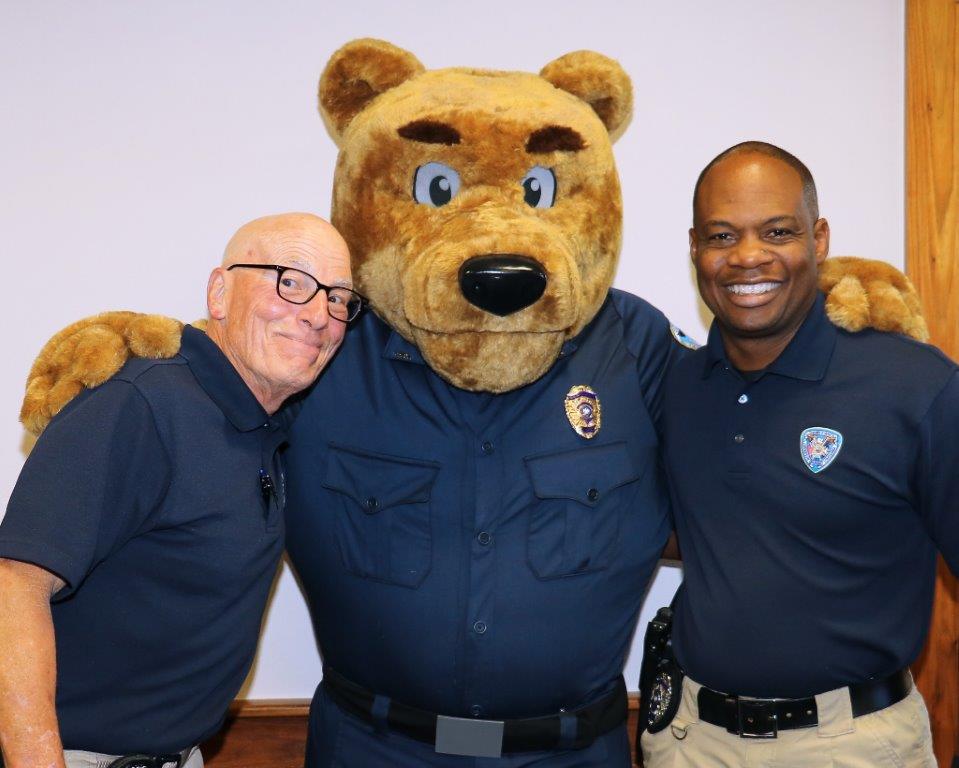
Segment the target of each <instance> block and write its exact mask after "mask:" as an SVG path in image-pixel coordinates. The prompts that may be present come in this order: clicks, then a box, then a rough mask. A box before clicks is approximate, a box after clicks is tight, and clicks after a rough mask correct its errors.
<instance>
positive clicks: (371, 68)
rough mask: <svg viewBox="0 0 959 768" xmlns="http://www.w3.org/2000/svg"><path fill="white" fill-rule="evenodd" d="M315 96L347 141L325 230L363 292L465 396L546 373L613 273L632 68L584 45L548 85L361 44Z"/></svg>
mask: <svg viewBox="0 0 959 768" xmlns="http://www.w3.org/2000/svg"><path fill="white" fill-rule="evenodd" d="M319 95H320V107H321V110H322V112H323V115H324V117H325V119H326V120H327V123H328V125H329V127H330V130H331V133H332V134H333V136H334V138H335V139H336V142H337V144H338V145H339V147H340V156H339V160H338V162H337V166H336V178H335V181H334V190H333V223H334V224H335V226H336V227H337V228H338V229H339V230H340V231H341V232H342V233H343V236H344V237H345V238H346V240H347V242H348V243H349V245H350V249H351V252H352V258H353V270H354V279H355V280H356V284H357V286H358V289H359V291H360V292H361V293H365V294H366V295H367V296H369V297H370V298H371V300H372V303H373V308H374V310H375V311H376V312H377V314H378V315H379V316H380V317H382V318H383V319H384V320H385V321H386V322H387V323H389V325H391V326H392V327H393V328H394V329H396V330H397V331H398V332H399V333H400V334H402V335H403V336H404V337H405V338H406V339H408V340H409V341H411V342H412V343H414V344H415V345H416V346H417V348H418V349H419V350H420V351H421V352H422V354H423V357H424V358H425V360H426V361H427V362H428V363H429V365H430V366H431V367H432V368H433V370H434V371H436V372H437V373H439V374H440V375H441V376H442V377H443V378H445V379H446V380H448V381H449V382H450V383H452V384H454V385H456V386H457V387H460V388H463V389H470V390H484V391H488V392H504V391H508V390H511V389H515V388H517V387H519V386H522V385H523V384H526V383H528V382H530V381H533V380H535V379H537V378H539V377H540V376H541V375H542V374H543V373H544V372H545V371H546V370H548V369H549V367H550V365H552V363H553V361H554V360H555V359H556V357H557V355H558V354H559V352H560V349H561V347H562V345H563V342H564V341H566V340H568V339H569V338H571V337H572V336H575V335H576V334H577V333H579V331H580V330H582V328H583V327H584V326H585V325H586V324H587V323H588V322H589V321H590V320H591V319H592V318H593V316H594V315H595V314H596V312H597V311H598V310H599V307H600V306H601V305H602V303H603V301H604V300H605V298H606V292H607V290H608V289H609V287H610V285H611V284H612V281H613V275H614V273H615V270H616V260H617V255H618V253H619V245H620V232H621V225H622V202H621V199H620V189H619V179H618V177H617V174H616V166H615V164H614V162H613V153H612V145H611V144H612V141H613V138H614V137H615V136H616V135H617V133H618V132H619V131H620V130H622V129H623V127H624V126H625V123H626V121H627V120H628V118H629V115H630V111H631V106H632V91H631V87H630V82H629V77H628V76H627V75H626V73H625V72H624V71H623V69H622V68H621V67H620V66H619V64H617V63H616V62H614V61H612V60H611V59H608V58H606V57H605V56H601V55H600V54H597V53H592V52H589V51H580V52H578V53H571V54H568V55H566V56H563V57H562V58H559V59H557V60H556V61H553V62H552V63H550V64H548V65H547V66H546V67H544V68H543V70H542V72H541V73H540V75H539V76H538V77H537V76H536V75H531V74H524V73H518V72H493V71H488V70H477V69H446V70H437V71H432V72H427V71H425V70H424V68H423V66H422V65H421V64H420V63H419V61H417V60H416V58H414V57H413V56H412V55H411V54H409V53H407V52H406V51H402V50H400V49H399V48H396V47H395V46H392V45H390V44H389V43H384V42H380V41H376V40H359V41H356V42H353V43H350V44H349V45H347V46H345V47H344V48H342V49H341V50H339V51H338V52H337V53H336V54H334V56H333V58H332V59H331V60H330V62H329V64H328V65H327V67H326V70H325V72H324V73H323V76H322V78H321V80H320V94H319Z"/></svg>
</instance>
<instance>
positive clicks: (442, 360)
mask: <svg viewBox="0 0 959 768" xmlns="http://www.w3.org/2000/svg"><path fill="white" fill-rule="evenodd" d="M319 98H320V105H321V111H322V112H323V115H324V117H325V119H326V121H327V123H328V125H329V126H330V130H331V132H332V134H333V136H334V138H335V140H336V142H337V144H338V145H339V146H340V148H341V151H340V156H339V159H338V160H337V166H336V176H335V180H334V189H333V223H334V224H335V225H336V226H337V228H338V229H339V230H340V232H341V233H342V234H343V236H344V237H345V239H346V241H347V243H348V244H349V247H350V252H351V255H352V260H353V274H354V279H355V281H356V284H357V287H358V288H359V290H360V291H361V292H363V293H364V294H366V295H367V296H368V297H369V298H370V299H371V300H372V304H373V308H374V310H375V311H376V313H377V314H378V315H379V316H380V317H381V318H383V319H384V320H385V321H386V322H387V323H389V324H390V325H391V326H392V327H393V328H394V329H396V330H397V331H398V332H399V333H400V334H402V335H403V336H404V337H405V338H407V339H409V340H410V341H412V342H413V343H415V344H416V345H417V346H418V347H419V349H420V350H421V351H422V353H423V356H424V358H425V359H426V361H427V362H428V363H429V365H430V366H431V367H432V368H433V370H435V371H436V372H437V373H438V374H439V375H441V376H443V377H444V378H446V379H447V380H448V381H450V382H452V383H453V384H455V385H456V386H458V387H461V388H464V389H469V390H480V391H486V392H505V391H509V390H512V389H515V388H517V387H520V386H523V385H524V384H527V383H529V382H531V381H534V380H536V379H537V378H538V377H540V376H542V375H543V373H545V372H546V371H547V370H548V369H549V368H550V366H551V365H552V364H553V363H554V361H555V360H556V358H557V356H558V354H559V351H560V348H561V346H562V344H563V342H564V341H565V340H566V339H569V338H571V337H572V336H575V335H576V334H577V333H579V332H580V331H581V330H582V329H583V328H584V327H585V326H586V324H587V323H588V322H589V321H590V320H591V319H592V318H593V317H594V316H595V315H596V313H597V311H598V310H599V308H600V306H601V305H602V302H603V301H604V299H605V297H606V294H607V292H608V290H609V287H610V286H611V285H612V282H613V276H614V273H615V270H616V262H617V258H618V254H619V248H620V230H621V225H622V202H621V199H620V188H619V178H618V176H617V173H616V167H615V165H614V162H613V155H612V147H611V142H612V139H613V138H615V137H616V136H617V135H619V133H621V132H622V131H623V130H624V129H625V127H626V124H627V123H628V121H629V116H630V113H631V109H632V87H631V85H630V81H629V77H628V76H627V75H626V73H625V72H624V71H623V70H622V68H621V67H620V66H619V65H618V64H617V63H616V62H614V61H612V60H611V59H608V58H606V57H605V56H601V55H600V54H597V53H592V52H589V51H578V52H576V53H571V54H567V55H566V56H562V57H560V58H559V59H556V60H555V61H553V62H551V63H550V64H547V65H546V66H545V67H544V68H543V70H542V72H541V75H540V76H536V75H531V74H525V73H519V72H496V71H488V70H478V69H445V70H437V71H424V69H423V66H422V65H421V64H420V63H419V61H418V60H417V59H416V57H414V56H413V55H412V54H410V53H408V52H406V51H403V50H402V49H400V48H397V47H396V46H393V45H390V44H389V43H385V42H382V41H378V40H368V39H367V40H358V41H354V42H352V43H349V44H347V45H345V46H344V47H343V48H341V49H340V50H339V51H337V52H336V53H335V54H334V55H333V57H332V58H331V59H330V62H329V63H328V64H327V67H326V69H325V70H324V72H323V76H322V78H321V80H320V86H319ZM454 137H455V138H456V139H457V141H453V140H452V139H453V138H454ZM431 161H435V162H441V163H445V164H446V165H448V166H450V167H452V168H454V169H455V170H456V171H457V172H458V174H459V176H460V180H461V184H462V186H461V189H460V192H459V194H458V195H457V196H455V197H454V198H453V199H452V200H451V201H450V202H449V203H448V204H447V205H445V206H442V207H439V208H433V207H430V206H428V205H424V204H417V203H416V202H415V201H414V200H413V198H412V196H411V190H412V188H413V177H414V174H415V172H416V169H417V168H418V167H419V166H421V165H423V164H425V163H427V162H431ZM534 165H540V166H544V167H547V168H551V169H552V170H553V172H554V174H555V177H556V182H557V186H556V200H555V205H554V206H553V207H552V208H548V209H534V208H531V207H529V206H528V205H527V204H526V203H525V202H524V199H523V189H522V185H521V180H522V179H523V177H524V176H525V174H526V173H527V172H528V171H529V170H530V168H531V167H532V166H534ZM488 253H515V254H521V255H525V256H529V257H532V258H534V259H535V260H536V261H538V262H539V263H540V264H541V265H542V267H543V268H544V270H545V271H546V273H547V275H548V282H547V288H546V291H545V293H544V294H543V296H542V298H540V299H539V301H537V302H536V303H535V304H533V305H532V306H529V307H527V308H525V309H523V310H521V311H519V312H516V313H514V314H512V315H508V316H506V317H499V316H496V315H492V314H488V313H486V312H483V311H482V310H480V309H479V308H477V307H475V306H473V305H472V304H470V303H469V302H467V301H466V300H465V299H464V298H463V296H462V295H461V294H460V291H459V287H458V284H457V275H458V272H459V268H460V266H461V265H462V263H463V262H464V261H466V260H467V259H468V258H470V257H472V256H478V255H482V254H488ZM821 281H822V283H821V284H822V287H823V289H824V290H825V291H826V292H827V293H829V297H828V301H827V311H828V312H829V316H830V317H831V318H832V320H833V322H835V323H837V325H841V326H842V327H845V328H848V329H849V330H859V329H861V328H863V327H866V326H868V325H872V326H875V327H877V328H881V329H884V330H898V331H901V332H905V333H909V334H911V335H913V336H916V337H917V338H920V339H924V338H925V337H926V335H927V332H926V330H925V323H924V321H923V320H922V317H921V315H920V312H919V302H918V298H917V297H916V295H915V291H914V290H913V288H912V285H911V284H910V283H909V281H908V280H907V279H906V278H905V276H904V275H902V274H901V273H900V272H898V271H897V270H895V269H893V268H892V267H889V266H888V265H886V264H882V263H880V262H867V261H862V260H856V259H842V258H836V259H829V260H828V261H826V263H825V265H824V267H823V269H822V273H821ZM179 335H180V325H179V323H176V321H173V320H169V319H166V318H158V317H149V316H138V315H133V314H132V313H129V312H119V313H107V314H105V315H100V316H97V317H95V318H90V319H87V320H83V321H81V322H80V323H75V324H74V325H71V326H69V327H68V328H66V329H64V330H63V331H61V332H60V333H58V334H57V335H56V336H54V337H53V339H51V340H50V342H48V343H47V345H46V346H45V347H44V349H43V351H42V352H41V353H40V357H39V358H38V359H37V362H36V363H35V364H34V367H33V369H32V370H31V372H30V378H29V381H28V385H27V394H26V397H25V399H24V404H23V410H22V411H21V419H22V420H23V422H24V424H25V425H26V426H27V428H28V429H30V430H31V431H33V432H39V431H40V430H41V429H42V428H43V427H44V426H45V425H46V423H47V422H48V421H49V419H50V418H51V417H52V416H53V415H54V414H55V413H56V412H57V411H58V410H59V409H60V408H62V407H63V405H64V404H65V403H66V402H68V401H69V400H70V398H72V397H74V396H75V395H76V393H77V392H79V391H80V389H81V388H82V387H84V386H95V385H96V384H98V383H100V382H102V381H104V380H105V379H106V378H107V377H109V376H110V375H111V374H112V373H114V372H115V371H116V370H117V369H118V368H119V367H120V366H121V365H122V364H123V361H124V360H125V359H126V357H127V355H128V354H129V351H132V352H133V353H134V354H138V355H146V356H151V357H152V356H156V357H162V356H169V355H172V354H175V352H176V350H177V348H178V346H179ZM347 343H349V342H348V341H347Z"/></svg>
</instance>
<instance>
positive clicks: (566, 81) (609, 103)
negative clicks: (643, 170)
mask: <svg viewBox="0 0 959 768" xmlns="http://www.w3.org/2000/svg"><path fill="white" fill-rule="evenodd" d="M539 74H540V77H542V78H544V79H546V80H548V81H549V82H551V83H552V84H553V85H555V86H556V87H557V88H561V89H562V90H564V91H568V92H569V93H571V94H573V95H574V96H578V97H579V98H581V99H582V100H583V101H585V102H586V103H587V104H589V105H590V106H591V107H592V108H593V111H594V112H595V113H596V114H597V115H599V119H600V120H602V121H603V125H605V126H606V130H607V131H609V134H610V137H611V138H613V139H615V138H617V137H618V136H619V134H621V133H622V132H623V130H625V128H626V124H627V123H628V122H629V118H630V115H631V114H632V112H633V84H632V83H631V82H630V80H629V75H627V74H626V70H624V69H623V68H622V67H621V66H620V65H619V62H617V61H614V60H613V59H611V58H609V57H608V56H603V55H602V54H601V53H595V52H594V51H574V52H573V53H567V54H566V55H565V56H560V57H559V58H558V59H555V60H554V61H551V62H550V63H549V64H547V65H546V66H545V67H543V69H542V71H541V72H540V73H539Z"/></svg>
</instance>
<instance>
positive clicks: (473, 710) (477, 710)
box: [470, 704, 483, 717]
mask: <svg viewBox="0 0 959 768" xmlns="http://www.w3.org/2000/svg"><path fill="white" fill-rule="evenodd" d="M470 714H471V715H472V716H473V717H479V716H480V715H482V714H483V708H482V707H481V706H480V705H479V704H474V705H473V706H472V707H470Z"/></svg>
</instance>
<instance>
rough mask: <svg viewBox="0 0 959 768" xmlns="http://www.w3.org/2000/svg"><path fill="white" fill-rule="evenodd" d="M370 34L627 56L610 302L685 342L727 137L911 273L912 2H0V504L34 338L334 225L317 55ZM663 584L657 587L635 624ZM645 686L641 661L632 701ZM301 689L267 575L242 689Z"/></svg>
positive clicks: (436, 58)
mask: <svg viewBox="0 0 959 768" xmlns="http://www.w3.org/2000/svg"><path fill="white" fill-rule="evenodd" d="M364 36H373V37H382V38H385V39H387V40H390V41H392V42H394V43H396V44H398V45H401V46H404V47H406V48H408V49H410V50H411V51H413V52H414V53H415V54H416V55H417V56H418V57H419V58H420V60H421V61H423V62H424V64H426V66H428V67H444V66H453V65H473V66H480V67H491V68H499V69H522V70H531V71H538V70H539V69H540V67H541V66H542V65H543V64H545V63H546V62H548V61H550V60H551V59H553V58H555V57H556V56H559V55H561V54H563V53H565V52H567V51H571V50H576V49H579V48H592V49H595V50H598V51H601V52H603V53H605V54H607V55H610V56H613V57H614V58H617V59H619V60H620V61H621V62H622V64H623V65H624V66H625V68H626V70H627V71H628V72H629V73H630V75H631V76H632V77H633V83H634V86H635V91H636V111H635V116H634V119H633V122H632V125H631V126H630V128H629V130H628V131H627V133H626V134H625V135H624V136H623V138H622V139H621V140H620V142H619V143H618V144H617V147H616V153H617V157H618V161H619V168H620V173H621V176H622V180H623V193H624V197H625V207H626V223H625V243H624V249H623V259H622V263H621V266H620V271H619V277H618V280H617V284H618V285H619V286H621V287H623V288H626V289H628V290H631V291H633V292H636V293H639V294H640V295H642V296H644V297H646V298H648V299H650V300H652V301H653V302H654V303H655V304H657V305H658V306H659V307H660V308H662V309H663V310H664V311H665V312H666V313H667V314H668V315H669V316H670V317H671V318H673V320H674V322H676V323H677V324H678V325H680V326H681V327H683V328H684V329H685V330H686V331H687V332H688V333H690V334H691V335H693V336H696V337H698V338H700V339H703V338H704V337H705V325H704V323H705V322H706V313H705V311H704V310H703V309H702V308H701V305H700V304H699V303H698V301H697V299H696V296H695V291H694V288H693V284H692V281H691V273H690V267H689V263H688V258H687V248H686V230H687V228H688V226H689V219H690V193H691V190H692V186H693V182H694V181H695V178H696V175H697V173H698V171H699V169H700V168H701V167H702V166H703V165H704V164H705V163H706V162H707V161H708V160H710V159H711V158H712V157H713V156H714V155H715V154H716V153H717V152H719V151H720V150H722V149H724V148H725V147H727V146H729V145H731V144H733V143H736V142H738V141H741V140H744V139H747V138H758V139H765V140H769V141H772V142H774V143H778V144H780V145H782V146H784V147H785V148H787V149H789V150H790V151H792V152H794V153H795V154H797V155H798V156H799V157H800V158H802V159H803V160H804V161H805V162H806V163H807V164H808V165H809V166H810V168H811V169H812V171H813V173H814V174H815V176H816V179H817V181H818V184H819V190H820V200H821V208H822V211H823V214H824V215H826V216H828V217H829V219H830V221H831V224H832V232H833V252H834V253H855V254H866V255H870V256H872V257H875V258H882V259H885V260H887V261H890V262H892V263H894V264H896V265H899V266H901V265H902V263H903V76H904V73H903V66H904V58H903V48H904V46H903V38H904V11H903V0H844V1H843V2H834V0H726V2H723V3H716V2H712V1H711V0H686V1H685V2H671V3H666V2H634V3H626V2H622V3H620V2H611V1H609V2H596V1H594V2H590V3H583V2H581V0H580V1H579V2H571V1H570V0H552V1H551V2H548V3H547V2H536V1H528V2H525V3H522V2H515V0H511V1H510V2H505V1H504V0H485V1H484V2H483V3H445V4H442V3H428V4H427V3H422V4H420V3H397V2H387V0H378V1H377V2H362V0H354V1H353V2H342V3H339V4H336V5H335V6H333V5H331V4H328V3H318V2H313V3H310V2H305V0H301V1H300V2H292V1H289V0H276V2H272V3H269V4H267V3H263V2H255V1H254V0H239V1H238V0H230V1H229V2H227V0H207V1H206V2H204V3H195V2H186V1H185V0H168V1H167V2H164V3H159V2H155V3H127V2H122V0H114V1H113V2H107V1H106V0H87V1H86V2H83V3H78V2H66V1H65V0H50V1H49V2H34V3H14V2H12V0H0V72H2V73H3V74H2V75H0V113H2V115H3V117H2V120H0V233H2V243H3V246H2V250H0V253H2V255H0V258H2V259H3V271H4V272H5V274H6V275H7V278H6V279H7V288H6V290H5V291H4V293H5V295H6V296H7V299H6V301H7V306H8V308H10V309H11V313H10V314H9V315H8V317H7V322H8V323H9V326H8V331H7V342H6V348H7V352H6V354H7V363H6V365H5V367H4V375H3V377H2V381H0V502H2V504H3V506H5V505H6V500H7V498H8V497H9V494H10V491H11V489H12V487H13V484H14V482H15V480H16V475H17V472H18V471H19V468H20V465H21V463H22V461H23V457H24V455H25V450H26V449H27V448H28V446H29V441H28V440H25V438H24V433H23V431H22V429H21V428H20V426H19V424H18V423H17V421H16V414H17V411H18V408H19V403H20V398H21V396H22V387H23V382H24V379H25V376H26V373H27V370H28V368H29V366H30V363H31V361H32V359H33V357H34V355H35V354H36V352H37V351H38V350H39V348H40V346H41V345H42V343H43V342H44V341H45V340H46V339H47V337H48V336H50V335H51V334H52V333H53V332H54V331H56V330H57V329H59V328H60V327H62V326H63V325H65V324H67V323H69V322H71V321H73V320H75V319H78V318H80V317H82V316H84V315H87V314H91V313H94V312H98V311H102V310H104V309H121V308H131V309H138V310H144V311H150V312H163V313H166V314H171V315H175V316H178V317H181V318H184V319H193V318H197V317H200V316H201V315H202V314H203V313H204V303H203V288H204V285H205V283H206V276H207V274H208V272H209V270H210V268H211V266H213V265H214V264H215V263H216V262H217V261H218V259H219V257H220V253H221V250H222V247H223V245H224V243H225V242H226V239H227V238H228V237H229V235H230V234H231V232H232V231H233V229H235V228H236V227H237V226H238V225H239V224H241V223H243V222H244V221H246V220H247V219H250V218H253V217H255V216H258V215H261V214H264V213H269V212H279V211H285V210H312V211H316V212H319V213H321V214H326V213H328V211H329V203H330V181H331V178H332V171H333V165H334V159H335V152H334V147H333V143H332V141H331V140H330V139H329V137H328V136H327V135H326V133H325V131H324V129H323V126H322V123H321V121H320V119H319V117H318V115H317V112H316V105H315V91H316V81H317V77H318V75H319V73H320V71H321V70H322V68H323V64H324V62H325V61H326V59H327V57H328V56H329V55H330V54H331V53H332V51H333V50H335V49H336V48H337V47H338V46H339V45H341V44H342V43H344V42H345V41H347V40H350V39H352V38H355V37H364ZM40 269H42V270H43V272H42V273H40V272H39V270H40ZM50 273H52V274H53V275H55V278H54V279H53V280H52V282H51V281H50V280H49V279H48V278H47V277H46V275H48V274H50ZM44 291H50V292H52V295H50V296H44V295H43V294H42V292H44ZM0 509H2V507H0ZM677 581H678V573H677V572H676V571H675V569H665V572H664V573H662V574H661V575H660V577H659V579H658V580H657V581H656V583H655V585H654V587H653V589H652V592H651V596H650V598H649V599H648V601H647V611H646V613H644V618H643V619H642V621H645V617H646V615H647V614H648V613H649V612H652V611H653V610H655V607H656V606H658V605H661V604H664V603H665V602H667V601H668V600H669V597H670V595H671V594H672V591H673V589H674V587H675V584H676V583H677ZM637 675H638V654H634V655H633V658H632V659H631V661H630V666H629V670H628V672H627V679H628V681H629V683H630V685H631V687H633V686H634V683H635V681H636V678H637ZM318 677H319V661H318V659H317V655H316V651H315V648H314V645H313V641H312V635H311V632H310V628H309V624H308V621H307V616H306V612H305V609H304V607H303V604H302V599H301V597H300V595H299V593H298V591H297V589H296V586H295V584H294V583H293V581H292V579H291V578H290V577H289V574H288V573H284V576H283V578H282V579H281V581H280V584H279V588H278V590H277V594H276V596H275V599H274V601H273V603H272V606H271V608H270V614H269V620H268V624H267V629H266V633H265V635H264V639H263V644H262V649H261V654H260V659H259V664H258V666H257V668H256V672H255V677H254V680H253V683H252V687H251V688H250V689H249V691H248V695H250V696H252V697H258V698H270V697H305V696H309V695H310V694H311V693H312V690H313V687H314V685H315V683H316V681H317V679H318Z"/></svg>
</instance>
